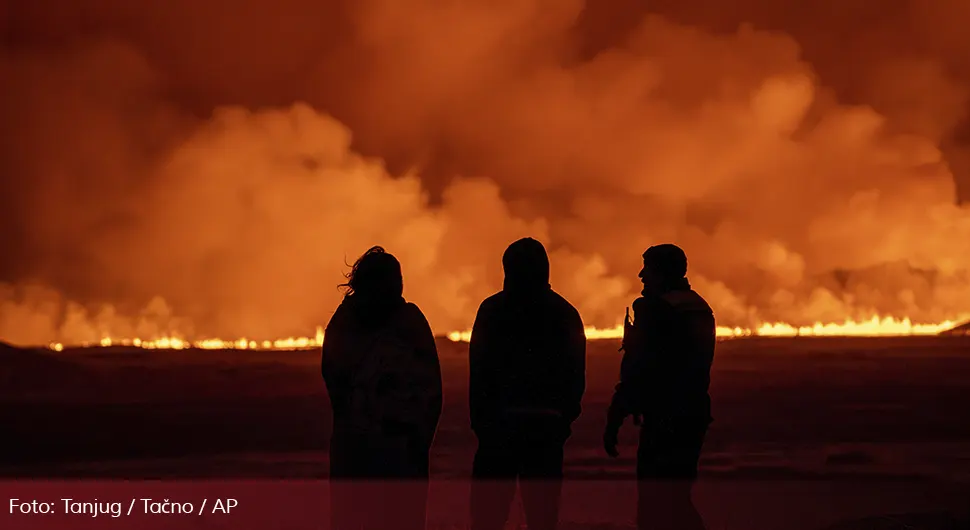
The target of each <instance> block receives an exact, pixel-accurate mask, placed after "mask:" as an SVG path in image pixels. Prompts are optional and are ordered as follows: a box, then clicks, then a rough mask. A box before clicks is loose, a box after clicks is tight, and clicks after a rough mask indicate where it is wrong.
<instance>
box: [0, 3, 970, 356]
mask: <svg viewBox="0 0 970 530" xmlns="http://www.w3.org/2000/svg"><path fill="white" fill-rule="evenodd" d="M968 23H970V3H968V2H966V1H965V0H882V1H879V2H873V1H871V0H816V1H814V2H802V1H800V0H736V1H734V2H723V1H721V0H655V1H652V2H643V1H640V2H637V1H634V0H596V1H593V0H587V1H586V2H584V1H582V0H465V1H461V2H458V1H448V0H410V1H408V2H401V1H399V0H340V1H335V0H331V1H323V0H233V1H228V0H225V1H222V0H202V1H200V0H191V1H190V0H142V1H140V2H131V1H129V0H46V1H44V2H23V1H19V0H0V46H2V48H0V79H2V83H0V91H2V97H0V127H2V128H3V130H2V135H3V142H2V143H0V212H2V213H0V228H2V230H0V245H2V248H3V256H4V259H3V260H0V282H2V283H0V338H2V339H5V340H9V341H13V342H21V343H42V342H47V341H50V340H64V341H72V340H85V339H90V338H99V337H100V336H101V333H103V332H110V333H112V334H114V335H125V334H128V335H130V334H136V333H137V334H141V335H150V334H152V333H162V332H165V331H171V330H172V329H173V328H178V329H177V331H179V332H181V333H183V334H190V335H195V336H222V337H238V336H248V337H254V338H272V337H277V336H289V335H304V334H307V333H312V330H313V329H314V327H315V326H317V325H324V324H326V322H327V320H328V319H329V316H330V314H331V313H332V311H333V309H334V308H335V306H336V304H337V303H338V302H339V300H340V297H341V296H342V295H341V291H339V290H337V287H336V286H337V284H339V283H341V282H342V281H343V277H342V274H343V273H344V272H345V271H346V270H347V267H346V263H348V262H352V261H353V259H354V258H355V257H356V256H357V255H359V254H360V253H361V252H363V251H364V250H366V249H367V248H368V247H370V246H371V245H374V244H381V245H383V246H385V247H386V248H387V249H388V250H389V251H390V252H392V253H394V254H396V255H397V256H398V257H399V258H400V259H401V261H402V263H403V267H404V273H405V296H406V297H407V298H409V299H410V300H412V301H415V302H416V303H418V304H419V305H420V306H421V307H422V309H423V310H424V311H425V313H426V314H427V315H428V318H429V320H430V321H431V323H432V326H433V327H434V328H435V330H436V331H438V332H441V333H444V332H447V331H450V330H452V329H464V328H467V327H469V326H470V324H471V321H472V319H473V318H474V314H475V309H476V308H477V305H478V303H479V302H480V301H481V299H482V298H484V297H485V296H487V295H488V294H491V292H493V291H495V290H496V289H498V288H499V287H500V285H501V278H502V272H501V254H502V252H503V250H504V249H505V247H506V246H507V245H508V244H509V243H510V242H511V241H513V240H515V239H517V238H519V237H522V236H526V235H531V236H534V237H537V238H538V239H540V240H542V241H543V242H544V243H545V244H546V246H547V248H548V249H549V250H550V253H551V256H552V258H551V259H552V265H553V287H554V288H555V289H557V290H558V291H559V292H561V293H562V294H564V295H565V296H566V297H567V298H568V299H570V300H571V301H572V302H573V303H574V304H575V305H576V306H577V307H578V308H579V309H580V311H581V312H582V314H583V317H584V320H585V323H586V324H587V325H597V326H612V325H614V324H616V322H617V319H618V318H619V317H621V316H622V313H623V308H624V306H626V305H629V303H630V301H631V300H632V298H633V297H634V296H636V293H637V292H638V291H639V284H638V281H637V278H636V273H637V271H638V270H639V266H640V254H641V253H642V252H643V250H644V249H645V248H646V247H648V246H650V245H651V244H656V243H662V242H675V243H677V244H679V245H681V246H682V247H684V248H685V250H687V252H688V256H689V259H690V271H689V276H690V278H691V281H692V283H693V284H694V285H695V287H696V288H697V289H698V291H699V292H701V294H702V295H704V296H706V297H707V298H708V299H709V301H710V302H711V303H712V305H713V306H714V308H715V310H716V312H717V316H718V320H719V323H720V324H723V325H750V324H754V323H757V322H760V321H787V322H791V323H795V324H806V323H811V322H814V321H816V320H821V321H842V320H844V319H845V318H849V317H852V318H861V317H870V316H872V314H873V313H877V312H878V313H880V314H883V315H893V316H897V317H902V316H909V317H912V318H914V319H915V320H919V321H927V322H930V321H940V320H943V319H945V318H951V317H955V316H958V315H960V314H962V313H966V312H967V311H970V265H968V258H970V118H968V110H970V109H968V102H970V101H968V99H970V33H968V32H967V31H966V29H965V28H966V26H967V24H968ZM960 199H963V200H964V201H968V202H965V203H964V204H967V206H964V207H961V206H960V204H961V203H960ZM173 319H175V320H173Z"/></svg>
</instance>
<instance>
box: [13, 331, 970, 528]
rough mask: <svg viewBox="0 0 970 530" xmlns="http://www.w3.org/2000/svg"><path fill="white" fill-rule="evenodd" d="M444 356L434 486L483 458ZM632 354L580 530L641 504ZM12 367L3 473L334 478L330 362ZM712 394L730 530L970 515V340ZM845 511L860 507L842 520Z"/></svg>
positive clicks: (918, 345) (98, 361)
mask: <svg viewBox="0 0 970 530" xmlns="http://www.w3.org/2000/svg"><path fill="white" fill-rule="evenodd" d="M439 348H440V355H441V358H442V366H443V372H444V383H445V410H444V413H443V417H442V420H441V424H440V428H439V431H438V438H437V440H436V444H435V449H434V458H433V474H434V476H435V477H436V478H438V479H443V480H448V479H461V478H464V477H466V476H467V473H468V470H469V468H470V463H471V457H472V454H473V451H474V446H475V444H474V438H473V437H472V435H471V432H470V430H469V429H468V422H467V402H466V391H467V390H466V385H465V381H466V378H467V363H466V357H465V353H466V352H467V345H465V344H455V343H451V342H449V341H447V340H441V341H440V342H439ZM616 348H617V343H616V342H614V341H593V342H591V343H590V348H589V361H588V391H587V395H586V399H585V409H584V412H583V415H582V416H581V418H580V419H579V420H578V422H577V424H576V425H575V426H574V435H573V437H572V439H571V440H570V442H569V445H568V446H567V451H566V458H567V474H568V475H569V477H570V478H573V479H584V480H581V481H578V482H570V485H568V487H567V497H568V496H569V495H572V494H570V493H569V492H570V491H575V494H576V495H580V497H579V498H582V499H584V501H588V502H583V503H580V504H576V503H569V502H567V503H566V504H567V506H566V508H565V510H566V512H564V516H566V515H565V513H568V512H569V510H576V509H579V508H577V506H580V507H581V508H582V511H583V514H582V515H579V516H577V517H582V518H586V519H590V518H592V519H596V520H602V519H608V518H610V514H611V513H614V512H615V511H616V510H614V509H613V508H610V507H609V505H613V504H616V503H617V502H620V501H619V499H626V500H623V501H622V503H623V506H627V505H628V504H629V502H632V499H630V498H628V494H629V490H630V488H629V487H628V484H627V482H626V481H624V480H621V479H625V478H627V477H629V476H630V473H631V471H632V463H633V462H632V460H631V459H630V456H631V455H633V453H634V447H633V446H632V445H631V443H633V442H634V440H635V432H634V431H633V429H632V428H629V427H628V428H626V429H625V430H624V432H623V440H622V443H623V444H624V447H621V453H622V456H621V458H620V459H619V460H610V459H608V458H606V457H605V456H604V455H603V453H602V450H601V449H600V434H601V432H602V431H601V429H602V426H603V421H604V411H605V407H606V403H607V401H608V399H609V397H610V392H611V388H612V384H613V383H614V381H615V378H616V374H617V370H618V366H619V354H618V353H616ZM0 370H2V371H0V425H2V426H3V438H4V440H5V441H4V445H5V446H6V448H5V450H4V451H2V452H0V476H4V477H7V478H18V479H24V478H55V477H56V478H74V477H91V478H94V477H97V478H128V479H133V478H220V479H225V478H274V479H275V478H292V479H306V478H315V477H325V476H326V468H327V465H326V451H325V448H326V444H327V438H328V430H329V419H328V404H327V398H326V394H325V392H324V389H323V384H322V381H321V379H320V376H319V366H318V353H317V352H313V351H309V352H246V351H152V350H132V349H114V348H101V349H88V350H68V351H64V352H60V353H56V354H55V353H53V352H44V353H40V352H24V351H17V350H2V351H0ZM712 394H713V397H714V404H715V410H714V415H715V418H716V421H715V423H714V425H713V426H712V429H711V433H710V436H709V440H708V443H707V445H706V448H705V456H704V459H703V461H702V475H703V479H702V482H701V484H699V485H698V497H699V498H698V504H699V505H700V506H701V507H702V509H703V510H704V511H705V517H708V518H709V519H711V518H713V519H715V520H718V521H722V522H723V524H721V526H720V527H721V528H728V527H731V528H734V526H731V525H732V524H733V523H731V521H732V520H737V519H742V520H745V526H741V527H743V528H752V529H753V528H773V526H771V525H772V524H779V523H777V522H776V523H770V522H766V521H763V522H755V521H754V520H748V519H749V517H750V516H749V515H739V514H741V513H742V512H744V513H745V514H747V513H748V511H751V510H755V511H759V510H760V511H761V512H764V513H767V512H769V511H771V510H765V509H759V508H757V507H758V506H764V505H765V502H769V503H770V504H772V505H773V506H774V509H775V510H777V511H778V513H777V514H776V515H775V516H774V517H775V519H777V520H786V518H789V517H792V516H793V514H794V513H798V510H802V511H804V513H805V514H814V515H815V519H812V517H811V516H809V515H802V516H799V520H800V521H801V522H802V523H804V524H805V525H806V526H804V527H805V528H809V527H812V526H809V523H810V522H811V523H812V524H815V523H822V522H827V521H828V522H831V521H835V520H837V519H839V518H843V517H848V516H862V515H868V514H871V513H879V511H880V510H895V511H899V510H912V509H934V510H939V509H944V508H946V509H950V510H959V509H960V508H961V506H960V504H962V502H961V501H960V499H964V500H966V507H967V508H968V509H970V488H968V485H970V406H968V405H970V337H952V338H886V339H840V338H833V339H827V338H826V339H822V338H813V339H808V338H805V339H744V340H735V341H727V342H722V343H720V345H719V348H718V352H717V359H716V361H715V368H714V374H713V388H712ZM593 481H595V482H593ZM583 484H586V485H585V486H584V485H583ZM593 484H596V486H595V487H593ZM577 488H578V489H577ZM591 488H592V489H591ZM611 488H618V489H617V491H614V492H611ZM445 489H448V488H445ZM448 490H449V492H450V489H448ZM579 490H583V491H585V493H580V491H579ZM620 490H622V491H620ZM860 491H867V492H868V493H865V494H863V493H858V492H860ZM624 492H625V493H624ZM852 492H857V493H852ZM447 495H452V496H453V495H456V494H454V493H453V492H450V493H448V494H447ZM457 495H458V497H461V496H462V495H460V494H457ZM732 495H733V496H734V500H732V501H730V503H726V501H725V499H726V498H727V497H726V496H732ZM852 495H856V496H857V498H856V500H852ZM859 495H862V496H859ZM594 498H599V499H601V500H599V501H595V500H594ZM704 498H707V499H708V500H707V501H706V502H707V504H706V506H707V507H706V508H705V501H704ZM772 498H773V499H774V500H773V501H769V499H772ZM823 498H824V499H828V500H824V501H823V500H821V499H823ZM879 498H881V499H882V500H879ZM813 499H815V500H813ZM628 501H629V502H628ZM456 502H462V501H461V500H458V501H456ZM840 502H841V503H842V504H845V507H844V508H845V509H843V510H841V511H838V512H833V511H832V510H831V506H833V505H836V504H839V503H840ZM906 502H910V504H912V507H908V506H906V505H905V504H906ZM745 503H748V504H745ZM785 503H788V504H787V505H786V504H785ZM819 503H824V504H825V505H826V506H828V507H829V508H827V509H826V510H820V509H818V507H817V505H818V504H819ZM745 506H748V508H745ZM783 506H789V507H788V508H783ZM625 509H626V508H624V509H623V510H620V511H624V510H625ZM432 511H434V510H432ZM600 512H602V513H600ZM731 514H734V515H731ZM709 523H710V521H709ZM762 523H763V524H762ZM718 524H720V523H718ZM759 525H761V526H759ZM764 525H767V526H764ZM785 525H786V527H788V528H796V527H800V526H798V525H792V524H789V523H785ZM717 527H718V526H712V528H717ZM815 527H817V526H815Z"/></svg>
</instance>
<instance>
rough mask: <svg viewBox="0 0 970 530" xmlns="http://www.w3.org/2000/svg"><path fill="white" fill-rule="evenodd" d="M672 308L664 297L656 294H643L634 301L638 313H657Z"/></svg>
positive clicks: (635, 310)
mask: <svg viewBox="0 0 970 530" xmlns="http://www.w3.org/2000/svg"><path fill="white" fill-rule="evenodd" d="M669 309H670V304H668V303H667V302H666V301H665V300H664V299H663V298H662V297H659V296H654V295H643V296H640V297H639V298H637V299H636V300H634V301H633V311H634V312H636V313H656V312H658V311H665V310H669Z"/></svg>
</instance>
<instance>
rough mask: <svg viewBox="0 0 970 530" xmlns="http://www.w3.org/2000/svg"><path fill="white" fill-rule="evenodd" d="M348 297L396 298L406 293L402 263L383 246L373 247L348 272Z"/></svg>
mask: <svg viewBox="0 0 970 530" xmlns="http://www.w3.org/2000/svg"><path fill="white" fill-rule="evenodd" d="M342 286H343V287H346V288H347V296H348V297H358V298H367V299H371V300H378V299H396V298H400V297H401V295H402V294H403V293H404V277H403V276H402V275H401V263H400V262H399V261H398V260H397V258H395V257H394V256H393V255H391V254H388V253H387V252H386V251H385V250H384V248H383V247H371V248H370V249H369V250H368V251H367V252H364V254H363V255H362V256H361V257H360V258H358V259H357V261H356V262H354V265H353V267H352V268H351V269H350V272H349V273H347V283H345V284H342Z"/></svg>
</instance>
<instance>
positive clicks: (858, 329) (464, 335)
mask: <svg viewBox="0 0 970 530" xmlns="http://www.w3.org/2000/svg"><path fill="white" fill-rule="evenodd" d="M967 318H970V315H968V316H965V317H963V318H961V319H957V320H947V321H944V322H940V323H936V324H919V323H913V322H912V321H911V320H910V319H909V318H903V319H901V320H897V319H895V318H893V317H879V316H874V317H872V318H871V319H869V320H864V321H853V320H846V321H845V322H843V323H841V324H839V323H828V324H823V323H821V322H818V323H816V324H814V325H812V326H792V325H790V324H786V323H782V322H776V323H764V324H761V325H760V326H758V327H756V328H742V327H735V328H730V327H718V328H717V336H718V337H721V338H741V337H798V336H805V337H900V336H929V335H937V334H939V333H941V332H944V331H947V330H950V329H953V328H955V327H956V326H957V325H958V324H959V323H960V322H963V321H965V320H966V319H967ZM446 336H447V338H448V339H450V340H451V341H453V342H468V340H469V339H470V338H471V331H452V332H450V333H448V334H447V335H446ZM622 336H623V326H622V325H619V326H615V327H613V328H595V327H587V328H586V337H587V338H588V339H590V340H597V339H618V338H621V337H622ZM322 344H323V328H322V327H318V328H317V330H316V334H315V335H314V336H313V337H288V338H285V339H277V340H264V341H255V340H249V339H245V338H240V339H236V340H224V339H203V340H196V341H190V340H186V339H184V338H180V337H176V336H173V337H159V338H154V339H140V338H112V337H105V338H102V339H101V340H100V341H98V342H91V343H79V344H64V343H59V342H56V343H51V344H49V345H48V347H49V348H50V349H52V350H54V351H62V350H64V349H65V348H72V347H97V346H102V347H108V346H127V347H135V348H143V349H172V350H183V349H190V348H194V349H203V350H303V349H311V348H318V347H320V345H322Z"/></svg>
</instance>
